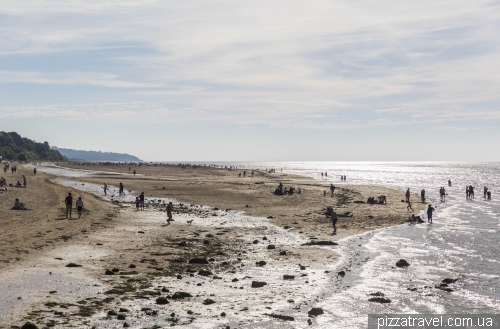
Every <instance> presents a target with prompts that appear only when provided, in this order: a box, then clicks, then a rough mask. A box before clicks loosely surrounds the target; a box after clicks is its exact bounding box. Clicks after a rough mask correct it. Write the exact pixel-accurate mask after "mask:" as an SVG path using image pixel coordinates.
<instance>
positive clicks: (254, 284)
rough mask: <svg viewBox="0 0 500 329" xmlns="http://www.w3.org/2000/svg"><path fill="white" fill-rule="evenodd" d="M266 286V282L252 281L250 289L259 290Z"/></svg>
mask: <svg viewBox="0 0 500 329" xmlns="http://www.w3.org/2000/svg"><path fill="white" fill-rule="evenodd" d="M265 285H267V283H266V282H261V281H252V288H261V287H264V286H265Z"/></svg>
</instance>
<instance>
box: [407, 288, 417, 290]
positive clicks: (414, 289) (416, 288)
mask: <svg viewBox="0 0 500 329" xmlns="http://www.w3.org/2000/svg"><path fill="white" fill-rule="evenodd" d="M406 290H410V291H417V290H418V289H417V288H407V289H406Z"/></svg>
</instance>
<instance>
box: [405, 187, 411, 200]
mask: <svg viewBox="0 0 500 329" xmlns="http://www.w3.org/2000/svg"><path fill="white" fill-rule="evenodd" d="M405 201H406V202H407V203H410V189H407V190H406V193H405Z"/></svg>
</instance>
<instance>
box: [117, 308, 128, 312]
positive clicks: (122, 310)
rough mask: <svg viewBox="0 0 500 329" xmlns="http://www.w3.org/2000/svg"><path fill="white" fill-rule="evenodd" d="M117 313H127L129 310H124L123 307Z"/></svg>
mask: <svg viewBox="0 0 500 329" xmlns="http://www.w3.org/2000/svg"><path fill="white" fill-rule="evenodd" d="M118 312H120V313H128V312H130V311H129V310H127V309H126V308H123V307H122V308H120V310H119V311H118Z"/></svg>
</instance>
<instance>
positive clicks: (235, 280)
mask: <svg viewBox="0 0 500 329" xmlns="http://www.w3.org/2000/svg"><path fill="white" fill-rule="evenodd" d="M238 281H240V280H238V279H236V278H234V279H232V280H231V282H238Z"/></svg>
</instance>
